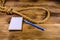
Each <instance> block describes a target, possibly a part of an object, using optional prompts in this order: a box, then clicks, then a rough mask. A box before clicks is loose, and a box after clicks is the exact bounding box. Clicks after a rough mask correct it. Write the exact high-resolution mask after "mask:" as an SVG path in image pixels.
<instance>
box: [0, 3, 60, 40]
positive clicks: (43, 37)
mask: <svg viewBox="0 0 60 40" xmlns="http://www.w3.org/2000/svg"><path fill="white" fill-rule="evenodd" d="M11 3H12V4H14V2H11ZM6 4H7V3H6ZM10 5H11V4H10ZM56 15H57V14H56ZM56 15H55V16H51V17H50V18H49V19H48V21H47V22H45V23H43V24H37V25H39V26H42V27H44V28H45V29H46V30H45V31H41V30H39V29H37V28H35V27H33V26H31V25H29V24H26V23H23V30H22V31H9V30H8V27H9V19H10V18H11V17H12V16H14V15H6V14H4V13H1V12H0V40H60V14H58V15H59V16H58V15H57V16H56Z"/></svg>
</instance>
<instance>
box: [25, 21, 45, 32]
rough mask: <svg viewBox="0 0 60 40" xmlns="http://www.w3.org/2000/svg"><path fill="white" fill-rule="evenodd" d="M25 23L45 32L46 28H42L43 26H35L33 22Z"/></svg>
mask: <svg viewBox="0 0 60 40" xmlns="http://www.w3.org/2000/svg"><path fill="white" fill-rule="evenodd" d="M24 22H25V23H27V24H30V25H32V26H34V27H36V28H38V29H40V30H42V31H44V28H42V27H41V26H37V25H36V24H33V23H32V22H29V21H27V20H24Z"/></svg>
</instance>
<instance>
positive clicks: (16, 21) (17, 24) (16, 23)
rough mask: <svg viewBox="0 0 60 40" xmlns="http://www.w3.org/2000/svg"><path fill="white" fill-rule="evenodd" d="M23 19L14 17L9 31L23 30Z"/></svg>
mask: <svg viewBox="0 0 60 40" xmlns="http://www.w3.org/2000/svg"><path fill="white" fill-rule="evenodd" d="M22 19H23V18H22V17H12V18H11V22H10V25H9V29H8V30H22Z"/></svg>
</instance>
